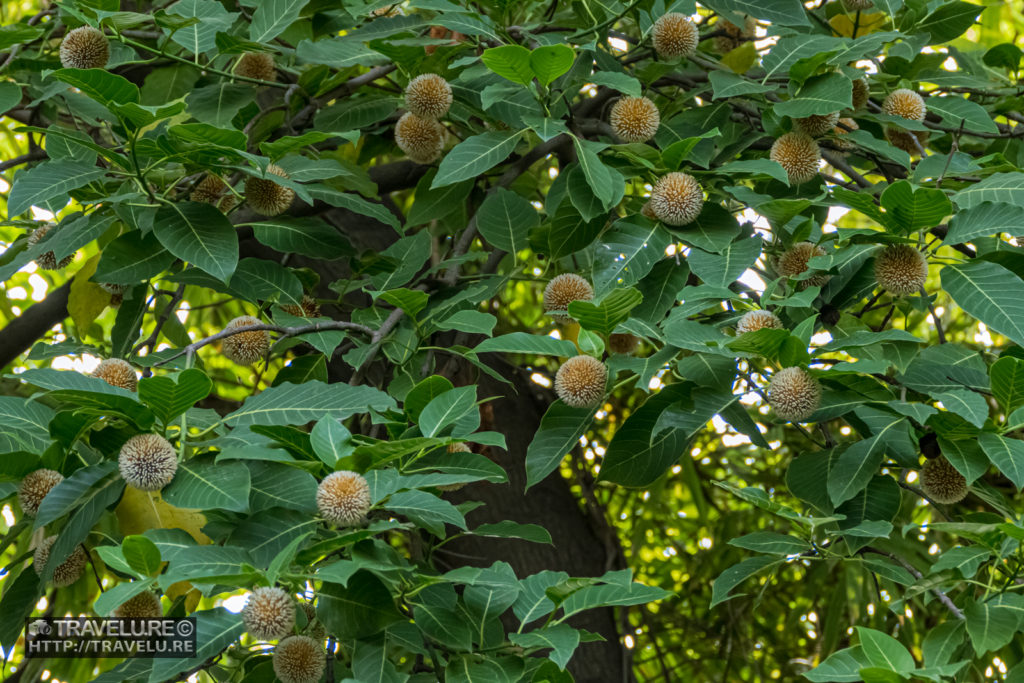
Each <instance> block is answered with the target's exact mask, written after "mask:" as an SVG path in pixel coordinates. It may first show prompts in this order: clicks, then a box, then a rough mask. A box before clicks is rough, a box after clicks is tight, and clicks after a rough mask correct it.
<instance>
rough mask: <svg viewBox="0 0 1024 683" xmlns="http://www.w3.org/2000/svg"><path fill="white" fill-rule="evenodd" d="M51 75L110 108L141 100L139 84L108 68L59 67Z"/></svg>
mask: <svg viewBox="0 0 1024 683" xmlns="http://www.w3.org/2000/svg"><path fill="white" fill-rule="evenodd" d="M51 75H52V76H53V77H54V78H56V79H57V80H59V81H64V82H65V83H67V84H68V85H70V86H72V87H74V88H77V89H78V90H80V91H82V93H84V94H85V95H87V96H88V97H90V98H91V99H93V100H96V101H97V102H99V103H100V104H102V105H103V106H105V107H107V108H108V109H110V108H111V105H113V104H116V103H122V104H123V103H127V102H136V103H137V102H138V101H139V86H137V85H135V84H134V83H132V82H131V81H129V80H128V79H127V78H125V77H124V76H118V75H117V74H115V73H111V72H110V71H107V70H106V69H57V70H56V71H54V72H53V73H52V74H51Z"/></svg>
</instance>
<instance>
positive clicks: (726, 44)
mask: <svg viewBox="0 0 1024 683" xmlns="http://www.w3.org/2000/svg"><path fill="white" fill-rule="evenodd" d="M715 29H716V30H717V31H722V32H724V33H725V35H721V36H715V39H714V46H715V52H717V53H719V54H723V55H724V54H726V53H727V52H732V51H733V50H735V49H736V48H738V47H739V46H740V45H742V44H743V41H744V40H746V39H750V38H753V37H754V32H755V31H756V30H757V19H754V17H751V16H747V17H746V18H745V19H744V21H743V28H740V27H739V26H737V25H736V24H734V23H732V22H731V21H726V20H725V19H720V20H719V21H718V23H716V24H715Z"/></svg>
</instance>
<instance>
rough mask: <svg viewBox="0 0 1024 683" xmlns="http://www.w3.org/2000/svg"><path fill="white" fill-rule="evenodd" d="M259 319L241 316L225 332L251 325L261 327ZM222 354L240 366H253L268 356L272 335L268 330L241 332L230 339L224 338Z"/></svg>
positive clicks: (226, 327) (221, 347)
mask: <svg viewBox="0 0 1024 683" xmlns="http://www.w3.org/2000/svg"><path fill="white" fill-rule="evenodd" d="M259 324H260V320H259V318H254V317H252V316H251V315H240V316H238V317H237V318H235V319H234V320H232V321H231V322H229V323H228V324H227V325H225V326H224V331H225V332H227V331H228V330H237V329H239V328H242V327H248V326H250V325H259ZM220 349H221V352H222V353H223V354H224V357H225V358H227V359H228V360H229V361H232V362H233V363H238V364H239V365H252V364H253V363H255V362H256V361H258V360H260V359H261V358H263V357H264V356H266V355H267V351H269V350H270V333H269V332H267V331H266V330H248V331H246V332H239V333H237V334H233V335H231V336H230V337H224V341H222V342H221V346H220Z"/></svg>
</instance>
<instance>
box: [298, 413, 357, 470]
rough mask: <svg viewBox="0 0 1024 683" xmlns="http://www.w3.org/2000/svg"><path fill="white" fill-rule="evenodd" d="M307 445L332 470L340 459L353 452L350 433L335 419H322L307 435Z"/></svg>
mask: <svg viewBox="0 0 1024 683" xmlns="http://www.w3.org/2000/svg"><path fill="white" fill-rule="evenodd" d="M309 443H310V445H311V446H312V447H313V451H314V452H316V454H317V456H318V457H319V458H320V459H321V460H323V461H324V463H326V464H327V466H328V467H330V468H332V469H333V468H334V466H335V465H336V464H337V463H338V461H339V460H341V459H342V458H346V457H348V456H349V455H351V454H352V451H353V450H355V446H354V445H353V444H352V432H350V431H349V430H348V427H346V426H345V425H343V424H341V422H339V421H338V418H336V417H330V416H328V417H322V418H320V419H319V420H318V421H317V423H316V424H315V425H313V431H311V432H310V433H309Z"/></svg>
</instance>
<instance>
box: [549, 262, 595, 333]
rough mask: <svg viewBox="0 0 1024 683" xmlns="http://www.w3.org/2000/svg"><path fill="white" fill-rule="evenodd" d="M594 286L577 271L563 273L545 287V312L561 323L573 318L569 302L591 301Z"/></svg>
mask: <svg viewBox="0 0 1024 683" xmlns="http://www.w3.org/2000/svg"><path fill="white" fill-rule="evenodd" d="M593 298H594V288H593V287H591V286H590V283H589V282H587V281H586V279H584V278H582V277H580V276H579V275H577V274H576V273H562V274H561V275H557V276H555V277H554V278H552V279H551V282H549V283H548V284H547V286H546V287H544V301H543V305H544V312H545V313H547V314H548V315H549V316H551V317H552V318H554V319H555V320H557V321H558V322H561V323H567V322H569V321H571V320H572V318H571V317H570V316H569V304H571V303H572V302H573V301H590V300H592V299H593Z"/></svg>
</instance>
